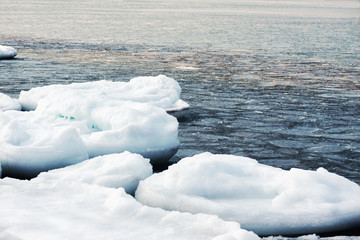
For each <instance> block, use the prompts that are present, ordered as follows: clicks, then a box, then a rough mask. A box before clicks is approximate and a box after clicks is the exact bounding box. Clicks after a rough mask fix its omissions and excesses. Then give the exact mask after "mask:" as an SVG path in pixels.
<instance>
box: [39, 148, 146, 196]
mask: <svg viewBox="0 0 360 240" xmlns="http://www.w3.org/2000/svg"><path fill="white" fill-rule="evenodd" d="M151 174H152V166H151V164H150V162H149V159H146V158H143V157H142V156H141V155H139V154H133V153H130V152H123V153H117V154H109V155H104V156H99V157H95V158H91V159H89V160H85V161H83V162H81V163H78V164H75V165H71V166H68V167H65V168H60V169H56V170H52V171H50V172H45V173H41V174H40V175H39V176H38V177H37V178H36V180H34V181H46V182H51V181H56V182H58V181H69V182H83V183H88V184H95V185H99V186H104V187H111V188H120V187H122V188H124V189H125V191H126V193H128V194H134V193H135V190H136V188H137V186H138V184H139V181H140V180H142V179H145V178H147V177H149V176H150V175H151Z"/></svg>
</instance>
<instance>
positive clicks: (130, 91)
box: [19, 75, 189, 112]
mask: <svg viewBox="0 0 360 240" xmlns="http://www.w3.org/2000/svg"><path fill="white" fill-rule="evenodd" d="M180 94H181V87H180V85H179V84H178V82H177V81H175V80H174V79H172V78H169V77H167V76H165V75H159V76H157V77H136V78H133V79H131V80H130V81H129V82H112V81H106V80H102V81H94V82H85V83H73V84H69V85H50V86H44V87H37V88H33V89H30V90H29V91H22V92H21V93H20V96H19V101H20V103H21V105H22V107H23V109H24V110H35V108H36V107H37V105H38V103H39V102H40V101H45V102H50V103H49V105H51V104H52V103H56V105H55V106H56V107H53V108H58V107H59V103H60V102H62V101H64V100H67V103H68V104H70V103H72V104H73V105H75V104H78V103H81V102H84V101H87V100H89V99H91V100H92V101H93V102H98V103H101V104H109V103H111V105H113V106H120V105H122V104H124V102H129V101H131V102H139V103H148V104H151V105H153V106H156V107H160V108H163V109H165V110H167V111H169V112H174V111H181V110H184V109H187V108H189V104H187V103H186V102H184V101H183V100H181V99H180ZM79 101H80V102H79Z"/></svg>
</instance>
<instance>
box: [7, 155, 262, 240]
mask: <svg viewBox="0 0 360 240" xmlns="http://www.w3.org/2000/svg"><path fill="white" fill-rule="evenodd" d="M114 156H115V155H113V156H111V157H105V156H104V158H102V159H101V158H97V159H90V160H88V161H87V162H84V163H81V166H79V167H75V166H74V167H70V168H64V169H58V170H56V171H49V172H47V173H42V174H41V175H40V176H39V177H37V178H34V179H32V180H30V181H21V180H17V179H11V178H4V179H0V204H1V208H0V216H1V218H0V239H38V240H41V239H54V240H56V239H69V240H70V239H79V240H81V239H86V240H92V239H109V240H111V239H114V240H115V239H116V240H118V239H132V240H136V239H159V240H162V239H172V240H176V239H184V240H185V239H186V240H188V239H204V240H205V239H213V240H227V239H228V240H230V239H231V240H258V239H259V237H258V236H257V235H256V234H254V233H252V232H249V231H246V230H243V229H241V228H240V226H239V224H238V223H236V222H229V221H224V220H221V219H220V218H218V217H217V216H214V215H207V214H196V215H194V214H190V213H181V212H176V211H166V210H163V209H160V208H151V207H148V206H144V205H142V204H141V203H139V202H137V201H136V200H135V199H134V198H133V197H131V196H130V195H128V194H126V193H125V191H124V189H123V188H121V187H120V188H112V187H109V186H104V185H107V183H106V184H100V185H99V184H98V183H97V182H96V180H95V179H99V178H98V177H99V176H100V175H101V178H102V179H106V176H107V175H108V176H109V177H110V178H112V180H110V182H112V181H113V180H115V178H116V177H114V174H118V175H119V177H120V178H121V175H122V174H123V172H122V171H123V170H125V169H124V168H122V167H120V168H121V169H118V170H119V171H116V172H111V171H108V170H109V169H108V167H109V165H108V164H112V163H114V162H113V161H112V158H113V157H114ZM121 157H122V158H123V159H122V160H124V159H125V158H131V160H129V162H128V163H130V162H131V161H133V160H134V159H133V158H136V159H140V158H139V156H137V155H134V156H133V155H131V154H129V153H124V154H122V155H121ZM99 161H100V162H101V163H102V164H104V163H105V162H108V161H109V163H105V167H104V168H100V169H96V168H97V167H96V165H97V164H98V163H99ZM116 164H119V162H118V161H116ZM115 168H116V169H117V166H116V167H115ZM86 169H87V170H90V169H91V170H94V172H93V171H92V173H93V174H95V175H94V176H90V175H91V173H90V172H88V173H82V171H83V170H85V171H87V170H86ZM97 170H98V171H102V170H105V172H104V173H101V174H98V173H97V172H96V171H97ZM126 171H127V170H125V174H127V173H126ZM76 175H78V176H79V178H78V179H77V178H76V177H75V176H76ZM101 178H100V179H101ZM93 180H95V181H93Z"/></svg>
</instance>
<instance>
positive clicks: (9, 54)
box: [0, 45, 17, 59]
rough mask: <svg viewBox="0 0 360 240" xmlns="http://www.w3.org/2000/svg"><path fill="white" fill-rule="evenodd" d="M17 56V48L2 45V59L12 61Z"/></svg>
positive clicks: (0, 51) (0, 49) (0, 54)
mask: <svg viewBox="0 0 360 240" xmlns="http://www.w3.org/2000/svg"><path fill="white" fill-rule="evenodd" d="M16 55H17V51H16V50H15V48H13V47H10V46H3V45H0V59H10V58H14V57H15V56H16Z"/></svg>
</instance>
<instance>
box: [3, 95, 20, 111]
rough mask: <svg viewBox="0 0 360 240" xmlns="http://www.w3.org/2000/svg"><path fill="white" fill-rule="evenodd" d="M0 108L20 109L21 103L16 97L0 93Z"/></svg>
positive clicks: (4, 109)
mask: <svg viewBox="0 0 360 240" xmlns="http://www.w3.org/2000/svg"><path fill="white" fill-rule="evenodd" d="M0 110H2V111H7V110H21V105H20V103H19V101H18V100H17V99H14V98H11V97H9V96H8V95H6V94H3V93H0Z"/></svg>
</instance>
